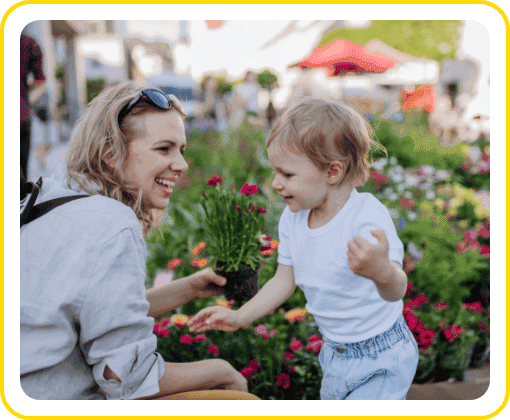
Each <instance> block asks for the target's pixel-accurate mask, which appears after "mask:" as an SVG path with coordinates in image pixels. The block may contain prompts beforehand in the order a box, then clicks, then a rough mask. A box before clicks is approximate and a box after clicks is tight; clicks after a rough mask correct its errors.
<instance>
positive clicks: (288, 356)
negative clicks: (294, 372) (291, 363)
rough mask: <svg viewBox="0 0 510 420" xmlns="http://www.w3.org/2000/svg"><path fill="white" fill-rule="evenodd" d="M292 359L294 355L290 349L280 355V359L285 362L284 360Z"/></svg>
mask: <svg viewBox="0 0 510 420" xmlns="http://www.w3.org/2000/svg"><path fill="white" fill-rule="evenodd" d="M292 359H294V355H293V354H292V353H291V352H290V351H286V352H285V353H283V355H282V360H283V361H284V362H285V361H286V360H292Z"/></svg>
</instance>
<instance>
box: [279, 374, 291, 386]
mask: <svg viewBox="0 0 510 420" xmlns="http://www.w3.org/2000/svg"><path fill="white" fill-rule="evenodd" d="M276 385H278V386H281V387H283V388H284V389H287V388H289V387H290V376H289V375H287V374H286V373H280V374H279V375H278V376H277V377H276Z"/></svg>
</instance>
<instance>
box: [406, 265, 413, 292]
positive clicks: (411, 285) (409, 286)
mask: <svg viewBox="0 0 510 420" xmlns="http://www.w3.org/2000/svg"><path fill="white" fill-rule="evenodd" d="M405 266H406V263H405V262H404V267H405ZM404 271H405V268H404ZM411 271H412V270H411ZM407 272H408V271H406V273H407ZM412 287H413V284H412V283H407V288H406V294H405V295H406V296H409V292H410V291H411V288H412Z"/></svg>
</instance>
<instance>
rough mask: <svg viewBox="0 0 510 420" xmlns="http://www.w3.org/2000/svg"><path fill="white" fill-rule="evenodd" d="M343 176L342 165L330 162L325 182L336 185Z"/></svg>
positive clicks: (337, 162)
mask: <svg viewBox="0 0 510 420" xmlns="http://www.w3.org/2000/svg"><path fill="white" fill-rule="evenodd" d="M343 176H344V165H343V163H342V162H340V161H339V160H334V161H332V162H331V163H330V164H329V166H328V172H327V175H326V180H327V182H328V184H330V185H334V184H336V183H338V181H340V180H341V179H342V178H343Z"/></svg>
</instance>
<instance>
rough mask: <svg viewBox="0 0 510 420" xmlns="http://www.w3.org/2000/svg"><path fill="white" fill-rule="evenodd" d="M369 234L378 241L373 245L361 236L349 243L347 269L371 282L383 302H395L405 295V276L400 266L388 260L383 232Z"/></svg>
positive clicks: (386, 244)
mask: <svg viewBox="0 0 510 420" xmlns="http://www.w3.org/2000/svg"><path fill="white" fill-rule="evenodd" d="M371 233H372V235H373V236H375V237H376V238H377V239H378V243H377V244H375V245H373V244H371V243H370V242H368V241H367V240H366V239H364V238H362V237H361V236H355V237H354V238H353V239H352V240H351V241H349V243H348V245H347V247H348V251H347V257H348V262H349V267H350V268H351V270H352V271H354V272H355V273H356V274H358V275H359V276H363V277H366V278H368V279H370V280H372V281H373V282H374V283H375V285H376V286H377V290H378V292H379V295H380V296H381V297H382V298H383V299H384V300H387V301H389V302H395V301H397V300H400V299H402V298H403V297H404V295H405V293H406V290H407V275H406V273H405V272H404V270H402V268H401V267H400V264H398V263H397V262H395V261H390V260H389V259H388V240H387V239H386V234H385V233H384V230H382V229H378V230H372V231H371Z"/></svg>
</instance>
